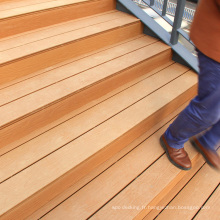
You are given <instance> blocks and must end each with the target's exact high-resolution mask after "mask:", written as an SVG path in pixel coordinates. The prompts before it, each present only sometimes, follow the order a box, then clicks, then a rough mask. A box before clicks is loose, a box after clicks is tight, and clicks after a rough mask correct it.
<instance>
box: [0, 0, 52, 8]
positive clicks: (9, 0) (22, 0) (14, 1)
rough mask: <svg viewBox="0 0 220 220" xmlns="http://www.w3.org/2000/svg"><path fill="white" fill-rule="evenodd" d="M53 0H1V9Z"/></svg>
mask: <svg viewBox="0 0 220 220" xmlns="http://www.w3.org/2000/svg"><path fill="white" fill-rule="evenodd" d="M49 1H51V0H38V1H37V2H36V0H28V1H26V0H1V1H0V11H5V10H10V9H14V8H20V7H24V6H27V5H35V4H39V3H42V2H49Z"/></svg>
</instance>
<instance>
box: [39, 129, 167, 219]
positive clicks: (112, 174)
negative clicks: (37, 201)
mask: <svg viewBox="0 0 220 220" xmlns="http://www.w3.org/2000/svg"><path fill="white" fill-rule="evenodd" d="M167 127H168V125H167V126H165V127H163V128H162V129H160V130H159V131H157V132H156V133H155V134H154V135H153V136H151V137H149V138H148V139H147V140H145V141H144V142H143V143H141V144H140V145H139V146H138V147H137V148H135V149H134V150H133V151H131V152H129V153H128V154H127V155H125V157H123V158H122V159H121V160H120V161H117V163H116V164H114V165H113V166H111V167H110V168H109V169H108V170H106V171H105V172H104V173H102V174H101V175H100V176H98V177H97V178H96V179H95V180H93V181H92V182H91V183H89V184H88V185H86V186H85V187H83V188H82V189H80V191H78V192H76V193H75V194H74V195H72V196H71V197H70V198H68V199H67V200H65V201H64V202H63V203H62V204H60V205H59V206H58V207H56V208H55V209H53V210H51V212H50V213H48V214H47V215H46V216H45V217H43V218H42V219H61V218H62V217H64V218H66V219H70V218H74V219H87V218H89V217H90V216H91V215H92V214H93V213H95V212H96V211H97V210H99V209H100V207H102V206H103V205H104V204H106V203H107V202H108V201H109V200H111V199H112V198H113V197H114V196H115V195H116V194H118V193H119V192H120V191H121V190H123V189H124V188H125V187H126V186H127V185H128V184H129V183H130V182H132V181H133V180H134V179H135V178H137V177H138V176H139V175H140V174H141V173H142V172H143V171H144V170H146V169H147V168H148V167H149V166H150V165H151V164H153V163H154V162H155V163H157V160H158V158H159V157H161V156H162V154H163V153H164V151H163V149H162V148H161V146H160V144H159V141H158V140H159V138H160V136H161V135H162V134H163V132H164V131H165V130H166V128H167ZM146 158H147V159H146ZM88 198H91V199H88Z"/></svg>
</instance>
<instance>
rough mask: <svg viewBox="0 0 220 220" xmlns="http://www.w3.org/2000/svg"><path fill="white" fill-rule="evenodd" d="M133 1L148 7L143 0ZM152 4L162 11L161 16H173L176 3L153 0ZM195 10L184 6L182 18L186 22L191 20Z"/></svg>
mask: <svg viewBox="0 0 220 220" xmlns="http://www.w3.org/2000/svg"><path fill="white" fill-rule="evenodd" d="M133 2H135V3H137V4H138V5H140V6H142V7H148V5H147V4H146V3H144V1H143V0H133ZM154 6H155V7H156V8H157V9H158V10H159V11H161V12H162V16H165V15H166V14H168V15H171V16H174V15H175V12H176V6H177V4H176V3H172V2H170V1H168V0H155V4H154ZM194 14H195V10H194V9H191V8H187V7H185V9H184V14H183V20H185V21H187V22H192V21H193V18H194Z"/></svg>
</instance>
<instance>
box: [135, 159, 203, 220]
mask: <svg viewBox="0 0 220 220" xmlns="http://www.w3.org/2000/svg"><path fill="white" fill-rule="evenodd" d="M204 163H205V161H204V159H203V157H202V155H200V156H199V157H198V160H197V161H195V163H194V164H193V166H192V169H191V170H190V171H189V172H187V173H186V175H185V176H184V177H183V178H182V179H181V180H180V181H179V182H178V183H177V184H176V185H175V186H172V189H170V188H169V192H168V193H167V192H165V193H166V194H165V196H164V197H162V198H161V196H156V197H155V198H154V199H153V200H152V201H151V206H150V207H146V208H145V209H143V210H141V212H140V213H138V215H137V216H136V217H135V218H134V220H139V219H143V220H152V219H155V217H156V216H157V215H158V214H159V213H160V212H161V210H162V209H163V207H166V206H167V204H168V203H169V202H170V201H171V200H172V199H173V198H174V197H175V196H176V195H177V193H179V191H180V190H181V189H182V188H183V187H184V186H185V185H186V184H187V182H188V181H190V179H191V178H192V177H193V176H194V175H195V174H196V172H197V171H198V170H199V169H200V168H201V167H202V166H203V165H204ZM165 191H167V189H166V188H165ZM157 207H158V208H157Z"/></svg>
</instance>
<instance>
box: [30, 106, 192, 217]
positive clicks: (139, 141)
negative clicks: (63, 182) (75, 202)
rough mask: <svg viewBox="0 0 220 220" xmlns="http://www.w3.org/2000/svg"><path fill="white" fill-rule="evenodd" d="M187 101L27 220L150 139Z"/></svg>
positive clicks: (40, 213)
mask: <svg viewBox="0 0 220 220" xmlns="http://www.w3.org/2000/svg"><path fill="white" fill-rule="evenodd" d="M187 104H188V102H187V103H184V104H183V105H182V106H181V107H179V108H178V109H176V110H175V111H174V112H172V113H171V114H170V115H168V116H167V117H166V118H164V119H163V120H162V121H160V122H159V123H157V124H156V125H154V126H153V127H152V128H151V129H149V130H148V131H147V132H146V133H144V134H143V135H142V136H140V137H139V138H137V139H135V140H134V141H133V142H132V143H131V144H129V145H128V146H126V147H125V148H123V149H122V150H121V151H119V152H118V153H117V154H115V155H114V156H113V157H112V158H110V159H109V160H107V161H106V162H104V163H103V164H101V165H100V166H98V167H97V168H96V169H94V170H93V171H92V172H90V173H89V174H88V175H86V176H85V177H84V178H82V179H81V180H80V181H78V182H77V183H76V184H74V185H73V186H71V187H70V188H68V189H67V190H65V191H64V192H63V193H61V194H60V195H58V196H57V197H55V198H54V199H53V200H51V201H50V202H48V203H47V204H46V205H45V206H43V207H42V208H40V209H39V210H37V211H36V212H35V213H33V214H32V215H30V216H29V217H28V218H27V220H32V219H39V218H41V217H42V216H44V215H45V214H46V213H48V212H49V211H50V210H52V209H54V208H55V207H57V206H58V205H59V204H61V203H62V202H63V201H65V200H66V199H67V198H69V197H71V196H72V195H73V194H74V193H76V191H78V190H80V189H81V188H82V187H84V186H85V185H86V184H88V183H89V182H90V181H91V180H93V179H94V178H96V177H98V175H99V174H100V173H103V172H105V171H106V170H107V169H108V168H109V167H110V166H112V165H113V164H114V163H115V162H117V161H118V160H120V159H122V158H123V157H124V156H125V155H126V154H128V153H129V152H131V151H132V150H133V149H134V148H136V147H137V146H139V145H141V144H142V143H143V142H144V141H145V140H146V139H148V138H149V137H150V136H151V135H152V134H154V133H155V132H156V131H158V130H159V129H162V127H163V126H165V124H167V123H170V122H171V121H172V119H173V118H175V117H176V115H177V114H179V113H180V112H181V111H182V110H183V109H184V108H185V107H186V105H187Z"/></svg>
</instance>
